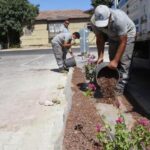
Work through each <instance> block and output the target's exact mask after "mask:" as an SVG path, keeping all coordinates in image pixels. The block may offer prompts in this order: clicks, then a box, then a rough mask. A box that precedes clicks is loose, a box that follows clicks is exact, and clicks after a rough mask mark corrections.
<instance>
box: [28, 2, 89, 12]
mask: <svg viewBox="0 0 150 150" xmlns="http://www.w3.org/2000/svg"><path fill="white" fill-rule="evenodd" d="M29 2H30V3H32V4H35V5H37V4H39V5H40V7H39V8H40V11H44V10H65V9H81V10H88V9H90V8H91V0H29Z"/></svg>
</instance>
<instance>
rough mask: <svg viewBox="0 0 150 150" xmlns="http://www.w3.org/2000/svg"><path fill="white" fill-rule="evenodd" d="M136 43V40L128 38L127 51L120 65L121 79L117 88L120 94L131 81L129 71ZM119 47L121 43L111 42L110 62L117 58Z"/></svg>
mask: <svg viewBox="0 0 150 150" xmlns="http://www.w3.org/2000/svg"><path fill="white" fill-rule="evenodd" d="M134 41H135V39H134V38H128V40H127V44H126V48H125V51H124V53H123V55H122V58H121V60H120V62H119V65H118V71H119V74H120V79H119V81H118V84H117V86H116V91H119V92H120V94H122V93H123V92H124V89H125V86H126V84H127V82H128V79H129V70H130V65H131V59H132V54H133V49H134ZM118 46H119V42H116V41H113V40H110V46H109V59H110V60H112V59H113V58H114V57H115V54H116V52H117V49H118Z"/></svg>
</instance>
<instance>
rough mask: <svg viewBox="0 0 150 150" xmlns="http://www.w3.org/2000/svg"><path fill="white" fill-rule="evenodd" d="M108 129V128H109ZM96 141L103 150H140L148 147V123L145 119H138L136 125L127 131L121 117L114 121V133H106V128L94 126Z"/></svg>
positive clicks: (149, 126)
mask: <svg viewBox="0 0 150 150" xmlns="http://www.w3.org/2000/svg"><path fill="white" fill-rule="evenodd" d="M109 129H110V127H109ZM96 130H97V139H98V140H99V142H100V143H101V144H102V145H103V147H104V150H142V149H143V145H144V146H145V147H147V146H148V145H150V123H149V121H148V120H147V119H140V120H139V121H138V124H137V125H136V126H135V127H134V128H133V129H132V130H131V131H129V130H128V129H127V127H126V124H125V120H124V117H123V116H120V117H119V118H118V119H117V120H116V125H115V133H114V135H113V136H112V135H111V134H110V132H108V126H107V127H105V129H103V130H102V126H101V125H99V126H96Z"/></svg>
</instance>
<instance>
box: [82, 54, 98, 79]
mask: <svg viewBox="0 0 150 150" xmlns="http://www.w3.org/2000/svg"><path fill="white" fill-rule="evenodd" d="M87 57H88V61H87V64H86V65H85V76H86V79H87V80H90V82H94V80H95V75H96V72H95V67H96V64H95V60H94V59H95V56H94V55H90V54H89V55H88V56H87Z"/></svg>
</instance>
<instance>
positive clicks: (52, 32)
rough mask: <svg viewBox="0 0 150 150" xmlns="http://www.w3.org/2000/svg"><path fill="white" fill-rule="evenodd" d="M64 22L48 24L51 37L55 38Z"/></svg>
mask: <svg viewBox="0 0 150 150" xmlns="http://www.w3.org/2000/svg"><path fill="white" fill-rule="evenodd" d="M62 25H63V23H50V24H49V25H48V31H49V38H50V39H51V38H53V37H54V36H55V35H56V34H58V33H59V32H60V31H61V26H62Z"/></svg>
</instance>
